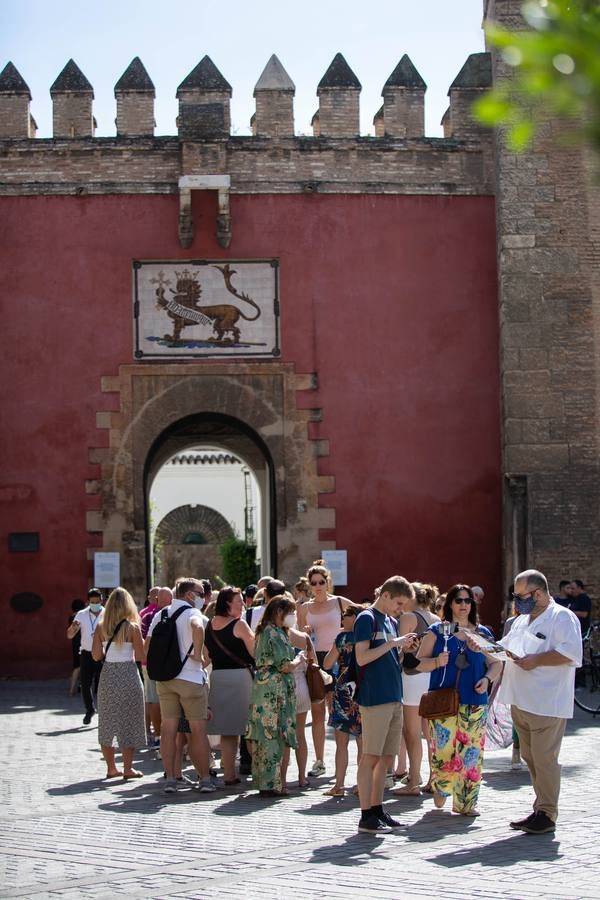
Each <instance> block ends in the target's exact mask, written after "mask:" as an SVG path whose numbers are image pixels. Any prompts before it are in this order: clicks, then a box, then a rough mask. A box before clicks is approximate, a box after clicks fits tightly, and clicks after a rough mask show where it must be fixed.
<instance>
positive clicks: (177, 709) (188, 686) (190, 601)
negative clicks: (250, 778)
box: [144, 578, 214, 794]
mask: <svg viewBox="0 0 600 900" xmlns="http://www.w3.org/2000/svg"><path fill="white" fill-rule="evenodd" d="M203 598H204V588H203V586H202V583H201V582H200V581H198V580H197V579H195V578H188V579H185V580H181V581H178V582H177V585H176V599H175V600H173V602H172V603H171V604H170V605H169V606H166V607H165V609H163V610H160V611H159V612H157V613H156V615H155V616H154V618H153V619H152V622H151V623H150V628H149V629H148V637H147V638H146V642H145V645H144V648H145V652H146V654H147V653H148V647H149V645H150V640H151V638H152V632H153V631H154V628H155V627H156V625H157V623H158V622H159V621H160V618H161V616H162V615H163V613H164V612H166V613H167V615H168V616H169V617H170V616H172V615H174V614H175V613H177V612H178V611H179V610H180V609H183V610H184V611H183V612H182V613H181V615H179V616H178V618H177V620H176V622H175V627H176V629H177V639H178V643H179V653H180V656H181V659H182V661H183V660H185V662H184V663H183V666H182V668H181V671H180V672H179V675H178V676H177V677H176V678H172V679H171V680H170V681H157V682H156V689H157V692H158V699H159V702H160V712H161V720H162V722H161V731H160V754H161V758H162V761H163V765H164V768H165V772H166V776H167V778H166V781H165V787H164V790H165V793H171V794H172V793H175V791H176V790H177V780H176V778H175V740H176V737H177V729H178V726H179V719H180V717H181V710H182V709H183V715H184V717H185V718H186V719H187V720H188V722H189V726H190V734H189V736H188V751H189V754H190V759H191V760H192V763H193V764H194V766H195V768H196V771H197V772H198V774H199V776H200V781H199V785H198V786H199V789H200V791H202V792H204V791H209V790H210V791H213V790H214V786H213V785H212V783H211V781H210V772H209V744H208V738H207V736H206V721H207V719H208V678H207V675H206V671H205V669H204V666H203V664H202V648H203V646H204V621H205V616H203V615H202V613H201V612H200V610H199V609H197V606H199V605H201V604H202V600H203ZM190 651H191V652H190Z"/></svg>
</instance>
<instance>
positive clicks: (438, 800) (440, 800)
mask: <svg viewBox="0 0 600 900" xmlns="http://www.w3.org/2000/svg"><path fill="white" fill-rule="evenodd" d="M447 799H448V797H447V796H446V794H440V793H439V792H438V791H434V794H433V805H434V806H435V808H436V809H443V807H444V804H445V803H446V800H447Z"/></svg>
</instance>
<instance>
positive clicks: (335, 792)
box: [323, 784, 346, 797]
mask: <svg viewBox="0 0 600 900" xmlns="http://www.w3.org/2000/svg"><path fill="white" fill-rule="evenodd" d="M345 793H346V791H345V789H344V788H343V787H338V786H337V784H334V786H333V787H332V788H329V790H328V791H323V796H324V797H343V796H344V794H345Z"/></svg>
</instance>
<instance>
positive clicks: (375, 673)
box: [67, 560, 582, 834]
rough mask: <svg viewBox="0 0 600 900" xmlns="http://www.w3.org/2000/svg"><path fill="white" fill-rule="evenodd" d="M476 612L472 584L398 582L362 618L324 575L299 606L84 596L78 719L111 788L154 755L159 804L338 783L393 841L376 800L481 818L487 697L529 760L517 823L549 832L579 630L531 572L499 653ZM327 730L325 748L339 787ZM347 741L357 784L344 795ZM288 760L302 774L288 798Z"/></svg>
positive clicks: (74, 625)
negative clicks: (424, 772) (524, 805)
mask: <svg viewBox="0 0 600 900" xmlns="http://www.w3.org/2000/svg"><path fill="white" fill-rule="evenodd" d="M569 584H570V583H569ZM563 587H564V585H561V595H562V589H563ZM482 597H483V590H482V589H481V588H480V587H478V586H473V587H471V586H469V585H466V584H455V585H453V586H452V587H451V588H450V589H449V590H448V591H447V592H446V593H445V594H440V593H439V591H438V589H437V588H436V587H435V586H433V585H429V584H422V583H414V582H413V583H410V582H409V581H408V580H407V579H406V578H403V577H402V576H399V575H394V576H391V577H390V578H387V579H386V580H385V581H384V582H383V584H381V586H380V587H378V588H376V590H375V591H374V596H373V598H370V599H369V600H367V599H365V600H363V601H361V602H360V603H354V602H352V601H351V600H349V599H348V598H347V597H343V596H340V595H338V594H336V593H334V589H333V585H332V581H331V573H330V572H329V570H328V569H327V568H326V566H325V565H324V563H323V561H322V560H317V561H315V563H314V564H313V565H311V566H310V568H309V569H308V572H307V573H306V576H304V577H303V578H301V579H300V580H299V581H298V582H297V583H296V584H295V585H294V587H293V591H292V592H290V591H288V590H287V588H286V585H285V584H284V583H283V582H282V581H279V580H277V579H275V578H272V577H271V576H264V577H263V578H261V579H260V580H259V581H258V583H257V584H256V585H248V586H247V587H246V588H245V589H244V590H241V589H240V588H239V587H235V586H224V587H222V588H221V589H220V590H219V591H218V592H213V590H212V587H211V584H210V582H209V581H207V580H200V579H197V578H191V577H183V578H180V579H178V580H177V582H176V583H175V585H174V586H173V587H172V588H168V587H161V588H158V587H155V588H152V590H151V591H150V592H149V595H148V598H147V601H146V605H145V607H144V608H143V609H142V610H141V611H139V610H138V607H137V606H136V603H135V602H134V600H133V598H132V596H131V594H129V592H128V591H127V590H125V589H124V588H122V587H119V588H116V589H115V590H113V591H112V592H111V593H110V596H109V597H108V599H107V600H106V603H104V601H103V597H102V593H101V592H100V591H99V590H98V589H92V590H91V591H90V592H89V595H88V604H87V605H86V606H85V607H84V608H83V609H79V610H74V615H73V616H72V621H71V622H70V624H69V628H68V630H67V637H68V638H70V639H72V640H73V641H77V642H78V643H79V669H80V682H81V693H82V698H83V702H84V705H85V716H84V719H83V722H84V724H86V725H87V724H90V722H91V721H92V718H93V716H94V715H95V712H96V710H97V713H98V741H99V744H100V747H101V750H102V754H103V757H104V760H105V762H106V767H107V770H106V777H107V778H108V779H112V778H125V779H135V778H140V777H142V774H143V773H142V772H141V771H139V770H138V769H136V768H134V756H135V754H136V752H138V751H139V750H141V749H142V748H145V747H147V746H150V747H152V748H156V751H157V753H159V756H160V759H161V760H162V766H163V769H164V778H163V783H164V784H163V788H164V791H165V792H166V793H169V794H174V793H176V792H177V791H178V790H180V789H181V788H183V787H192V788H194V789H196V790H198V791H200V792H203V793H212V792H214V791H215V790H217V788H218V787H220V788H225V789H227V788H232V789H233V788H234V787H235V786H236V785H240V784H241V783H242V778H244V777H245V776H247V775H250V774H251V776H252V786H253V788H255V789H256V790H257V791H258V793H259V796H260V797H263V798H279V797H283V796H285V795H286V794H287V793H288V791H289V790H290V786H291V781H292V780H293V781H294V782H296V785H295V789H296V790H304V789H306V788H309V787H311V786H317V784H318V782H317V781H316V779H318V778H320V779H322V778H323V777H324V776H329V775H330V776H331V778H332V780H333V784H331V785H330V786H328V787H327V789H326V791H325V793H326V794H327V795H328V796H331V797H343V796H345V795H346V794H350V795H352V794H354V795H356V796H357V797H358V801H359V805H360V818H359V822H358V829H359V831H362V832H367V833H371V834H383V833H385V832H389V831H393V830H395V829H398V828H401V827H403V823H402V822H401V821H399V820H398V819H396V818H394V817H392V816H391V815H390V813H389V812H388V810H387V809H386V807H385V806H384V794H385V791H386V790H388V792H389V793H390V794H391V795H392V796H394V797H396V798H401V797H404V796H416V795H419V794H420V793H421V792H425V793H428V794H430V795H431V797H432V801H433V804H434V807H435V808H437V809H442V808H444V807H445V806H446V804H448V808H451V809H452V812H453V813H456V814H458V815H461V816H466V817H475V816H478V815H479V814H480V811H479V808H478V798H479V792H480V787H481V777H482V765H483V757H484V749H485V746H486V725H487V722H488V711H489V707H490V700H491V701H492V703H494V702H498V703H503V704H504V705H505V706H506V707H507V708H509V709H510V712H511V714H512V722H513V728H514V732H513V734H514V740H515V750H516V752H517V757H518V759H517V760H516V757H515V755H514V752H513V763H515V760H516V761H517V762H518V761H519V760H520V758H521V757H522V759H523V760H524V762H525V763H526V764H527V766H528V768H529V771H530V774H531V779H532V783H533V788H534V795H535V800H534V805H533V811H532V812H531V813H530V814H529V815H528V816H524V817H523V818H521V819H516V820H515V821H513V822H511V823H510V826H511V827H512V828H514V829H517V830H522V831H525V832H528V833H533V834H539V833H545V832H548V831H553V830H554V828H555V823H556V819H557V814H558V794H559V789H560V766H559V764H558V756H559V751H560V744H561V740H562V736H563V734H564V729H565V724H566V721H567V719H569V718H570V717H571V716H572V715H573V693H574V680H575V671H576V668H577V667H578V666H581V624H580V623H581V619H582V617H581V615H578V613H577V611H576V610H574V609H573V608H569V603H561V602H560V599H561V598H560V597H559V598H557V600H556V601H555V600H554V599H553V597H552V596H551V595H550V593H549V590H548V584H547V580H546V578H545V576H544V575H543V574H542V573H541V572H538V571H536V570H533V569H531V570H527V571H525V572H522V573H520V574H519V575H517V577H516V579H515V582H514V589H513V592H512V597H511V601H512V604H513V607H514V608H513V609H512V610H511V612H512V615H511V616H510V617H509V619H508V620H507V622H506V625H505V629H504V635H503V638H502V641H501V644H496V643H495V640H494V635H493V634H492V631H491V630H490V629H489V628H487V627H485V626H484V625H482V624H481V622H480V620H479V613H480V608H481V599H482ZM580 605H581V604H580ZM309 712H310V725H311V737H312V745H313V749H314V762H313V764H312V766H311V768H310V769H308V770H307V766H308V746H307V740H306V724H307V715H308V713H309ZM327 727H330V728H332V729H333V731H334V735H335V772H332V773H328V772H327V769H326V764H325V739H326V728H327ZM423 739H425V741H426V746H427V753H428V769H429V777H428V778H427V779H426V780H425V782H424V783H423V781H422V779H421V769H422V757H423V743H422V741H423ZM351 744H354V746H355V752H356V760H357V765H358V767H357V784H356V785H348V786H347V785H346V775H347V769H348V761H349V754H350V745H351ZM116 748H118V750H119V751H120V754H121V757H122V763H121V767H120V768H119V765H118V764H117V761H116V758H115V749H116ZM217 749H218V750H219V751H220V767H221V770H222V778H221V779H219V778H218V777H217V766H216V758H215V751H216V750H217ZM292 750H293V751H294V756H295V764H296V768H297V776H294V778H293V779H290V786H288V772H289V770H290V754H291V751H292ZM186 756H187V758H188V759H189V761H190V762H191V764H192V766H193V769H194V772H193V777H191V778H190V777H189V776H188V775H187V774H184V772H183V768H184V759H185V757H186Z"/></svg>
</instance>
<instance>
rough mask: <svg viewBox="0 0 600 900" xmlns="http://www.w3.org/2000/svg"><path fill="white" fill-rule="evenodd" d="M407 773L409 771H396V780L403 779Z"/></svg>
mask: <svg viewBox="0 0 600 900" xmlns="http://www.w3.org/2000/svg"><path fill="white" fill-rule="evenodd" d="M407 775H408V772H394V781H402V779H403V778H406V776H407Z"/></svg>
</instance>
